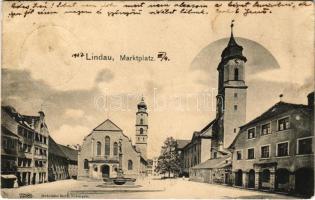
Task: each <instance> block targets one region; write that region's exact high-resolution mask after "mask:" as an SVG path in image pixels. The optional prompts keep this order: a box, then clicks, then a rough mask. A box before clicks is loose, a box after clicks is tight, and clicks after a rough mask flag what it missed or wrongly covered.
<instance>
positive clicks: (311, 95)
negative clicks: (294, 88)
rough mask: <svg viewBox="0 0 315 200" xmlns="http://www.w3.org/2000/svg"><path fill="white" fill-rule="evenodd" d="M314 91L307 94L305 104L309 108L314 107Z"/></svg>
mask: <svg viewBox="0 0 315 200" xmlns="http://www.w3.org/2000/svg"><path fill="white" fill-rule="evenodd" d="M314 103H315V102H314V92H311V93H309V94H308V95H307V105H308V106H309V107H310V108H311V109H314Z"/></svg>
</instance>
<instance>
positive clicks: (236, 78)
mask: <svg viewBox="0 0 315 200" xmlns="http://www.w3.org/2000/svg"><path fill="white" fill-rule="evenodd" d="M234 80H236V81H238V68H235V69H234Z"/></svg>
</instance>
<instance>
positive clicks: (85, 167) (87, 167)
mask: <svg viewBox="0 0 315 200" xmlns="http://www.w3.org/2000/svg"><path fill="white" fill-rule="evenodd" d="M83 167H84V169H89V161H88V160H87V159H84V163H83Z"/></svg>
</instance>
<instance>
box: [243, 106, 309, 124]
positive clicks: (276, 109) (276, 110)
mask: <svg viewBox="0 0 315 200" xmlns="http://www.w3.org/2000/svg"><path fill="white" fill-rule="evenodd" d="M293 109H308V106H307V105H303V104H293V103H286V102H282V101H279V102H278V103H276V104H275V105H273V106H272V107H271V108H269V109H268V110H267V111H266V112H264V113H262V114H261V115H260V116H258V117H256V118H255V119H253V120H252V121H250V122H248V123H246V124H244V125H243V126H241V128H243V127H245V126H249V125H252V124H255V123H257V122H259V121H263V120H266V119H269V118H272V117H274V116H277V115H280V114H282V113H284V112H287V111H290V110H293Z"/></svg>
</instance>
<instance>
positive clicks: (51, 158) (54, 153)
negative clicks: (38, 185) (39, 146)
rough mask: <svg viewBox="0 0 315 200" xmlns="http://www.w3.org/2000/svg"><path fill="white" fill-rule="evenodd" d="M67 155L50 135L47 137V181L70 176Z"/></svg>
mask: <svg viewBox="0 0 315 200" xmlns="http://www.w3.org/2000/svg"><path fill="white" fill-rule="evenodd" d="M68 165H69V163H68V159H67V156H66V155H65V154H64V153H63V151H62V150H61V149H60V147H59V145H58V144H57V143H56V142H55V140H54V139H53V138H52V137H49V154H48V181H58V180H64V179H68V178H69V177H70V175H69V170H68Z"/></svg>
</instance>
